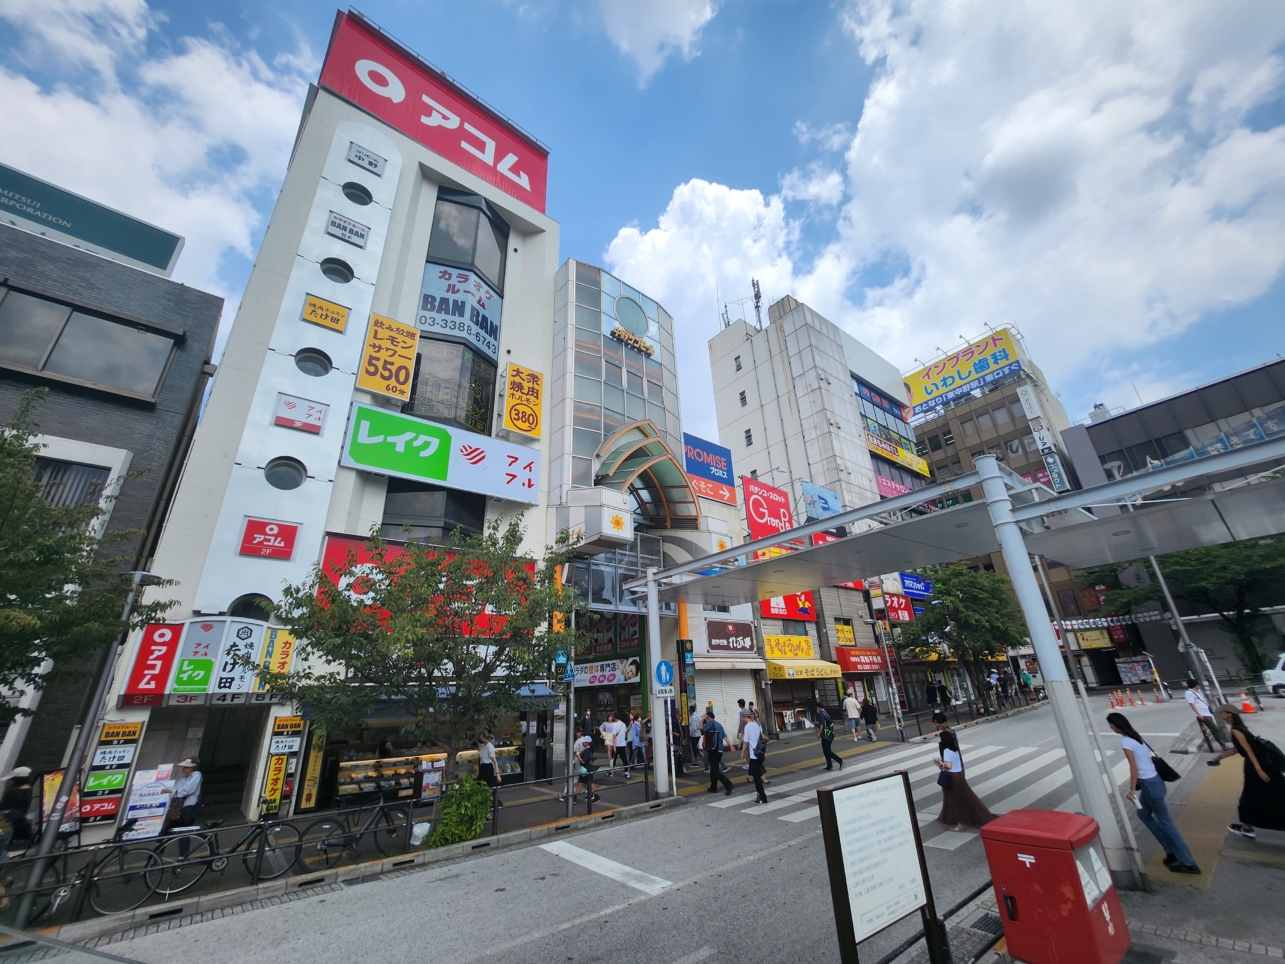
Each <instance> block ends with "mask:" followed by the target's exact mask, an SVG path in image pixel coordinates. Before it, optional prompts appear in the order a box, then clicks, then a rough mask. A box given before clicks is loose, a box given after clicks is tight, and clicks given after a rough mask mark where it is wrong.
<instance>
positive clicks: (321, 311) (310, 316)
mask: <svg viewBox="0 0 1285 964" xmlns="http://www.w3.org/2000/svg"><path fill="white" fill-rule="evenodd" d="M348 314H349V312H348V309H347V308H345V307H344V306H343V305H337V304H335V303H334V302H333V301H327V300H326V299H325V298H318V297H317V296H316V295H306V296H305V297H304V299H303V314H302V315H301V316H300V317H301V318H302V319H303V320H304V321H307V322H311V323H312V324H314V325H320V326H321V327H322V328H329V329H330V330H331V331H337V332H339V333H341V334H342V333H343V330H344V329H345V328H347V327H348Z"/></svg>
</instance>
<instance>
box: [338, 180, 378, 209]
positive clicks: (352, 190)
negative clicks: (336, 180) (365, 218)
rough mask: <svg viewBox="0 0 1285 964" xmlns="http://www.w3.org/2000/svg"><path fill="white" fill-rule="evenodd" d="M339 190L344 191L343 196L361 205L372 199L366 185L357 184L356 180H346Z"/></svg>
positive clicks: (363, 205)
mask: <svg viewBox="0 0 1285 964" xmlns="http://www.w3.org/2000/svg"><path fill="white" fill-rule="evenodd" d="M340 190H341V191H343V192H344V197H346V198H347V199H348V200H350V201H352V203H353V204H360V205H361V206H362V207H365V206H366V205H367V204H369V203H370V202H371V201H373V200H374V198H373V197H371V196H370V191H368V190H366V186H365V185H364V184H358V183H357V182H356V181H348V182H347V183H346V184H344V186H343V187H341V188H340Z"/></svg>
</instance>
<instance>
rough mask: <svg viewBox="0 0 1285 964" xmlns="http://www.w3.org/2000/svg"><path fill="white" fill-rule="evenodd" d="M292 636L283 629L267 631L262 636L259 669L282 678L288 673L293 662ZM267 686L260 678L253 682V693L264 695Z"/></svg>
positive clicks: (293, 642)
mask: <svg viewBox="0 0 1285 964" xmlns="http://www.w3.org/2000/svg"><path fill="white" fill-rule="evenodd" d="M294 647H295V639H294V636H292V635H290V633H288V632H286V631H285V630H284V629H269V630H268V631H267V632H266V633H264V634H263V649H262V650H260V652H259V668H260V669H262V670H263V671H264V672H265V673H276V674H277V675H280V676H284V675H285V674H286V673H289V672H290V664H291V663H293V662H294ZM267 690H268V686H267V684H266V683H265V682H264V681H263V680H262V679H260V678H256V679H255V681H254V691H255V692H256V693H265V692H267Z"/></svg>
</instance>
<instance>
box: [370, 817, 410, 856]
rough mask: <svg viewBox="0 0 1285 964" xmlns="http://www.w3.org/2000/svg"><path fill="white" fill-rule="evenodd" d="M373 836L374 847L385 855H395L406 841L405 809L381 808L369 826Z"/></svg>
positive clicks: (400, 850)
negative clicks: (372, 824)
mask: <svg viewBox="0 0 1285 964" xmlns="http://www.w3.org/2000/svg"><path fill="white" fill-rule="evenodd" d="M371 834H372V836H374V838H375V849H376V850H378V851H379V852H380V854H381V855H383V856H385V857H395V856H397V855H398V854H400V853H401V852H402V850H403V846H404V844H405V843H406V811H405V810H402V809H400V808H398V809H396V810H381V811H380V812H379V816H378V817H376V818H375V824H374V826H372V827H371Z"/></svg>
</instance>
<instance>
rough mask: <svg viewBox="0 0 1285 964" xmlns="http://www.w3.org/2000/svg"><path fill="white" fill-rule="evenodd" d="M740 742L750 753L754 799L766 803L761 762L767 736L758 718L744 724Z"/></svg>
mask: <svg viewBox="0 0 1285 964" xmlns="http://www.w3.org/2000/svg"><path fill="white" fill-rule="evenodd" d="M742 743H743V745H744V746H745V749H746V752H748V753H749V755H750V777H751V778H752V779H753V780H754V793H755V798H754V799H755V800H756V801H757V802H759V803H767V791H766V790H764V789H763V762H764V760H765V759H766V757H767V737H766V736H765V735H764V733H763V727H762V726H761V725H760V724H759V721H758V720H754V719H751V720H750V721H749V722H748V723H746V724H745V738H744V740H743V741H742Z"/></svg>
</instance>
